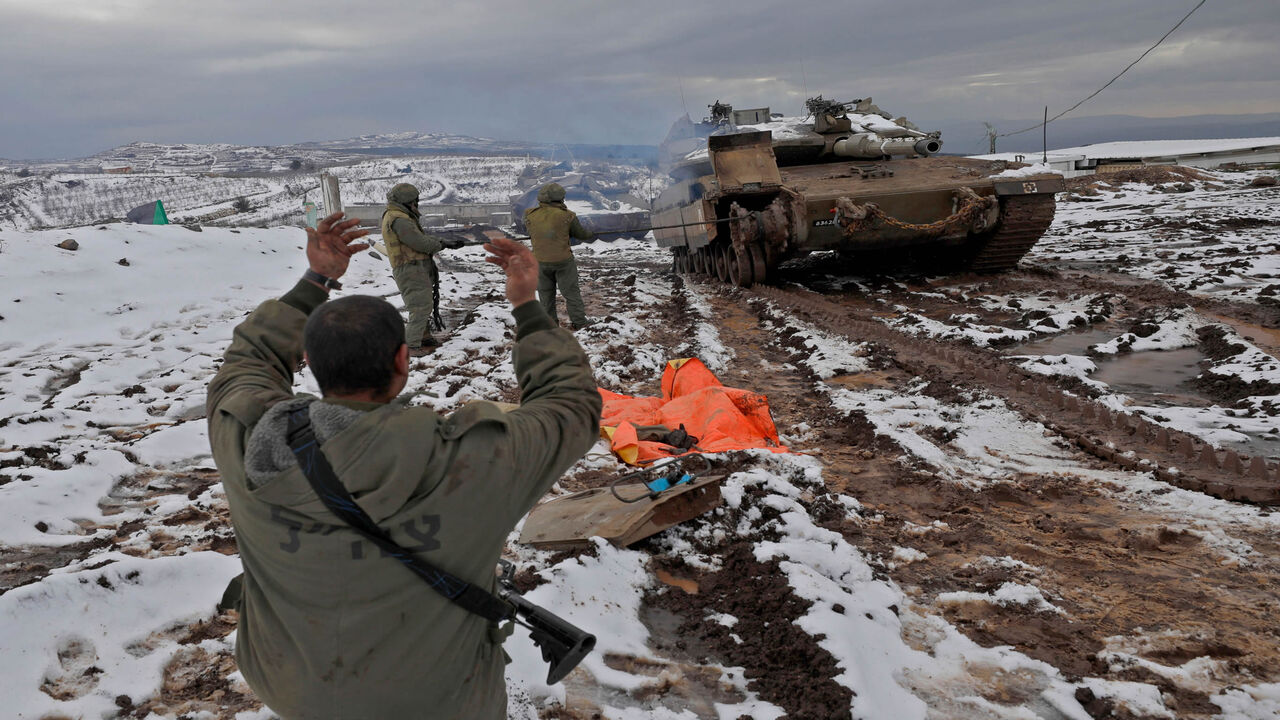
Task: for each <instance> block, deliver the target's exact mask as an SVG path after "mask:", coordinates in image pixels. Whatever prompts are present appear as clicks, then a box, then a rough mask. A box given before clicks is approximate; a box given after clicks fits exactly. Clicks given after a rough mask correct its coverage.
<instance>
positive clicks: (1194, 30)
mask: <svg viewBox="0 0 1280 720" xmlns="http://www.w3.org/2000/svg"><path fill="white" fill-rule="evenodd" d="M1195 2H1196V0H1070V1H1063V0H981V1H980V2H979V1H978V0H973V1H970V2H958V1H956V0H896V1H893V2H883V1H880V0H874V1H873V0H807V1H806V2H784V1H780V0H735V1H734V2H711V3H707V2H702V3H700V2H696V1H694V0H656V1H650V0H646V1H644V2H618V1H616V0H539V1H538V2H532V3H531V2H523V1H510V0H492V1H490V0H472V1H471V2H467V1H465V0H464V1H462V2H436V1H434V0H427V1H425V2H423V1H417V2H408V1H403V2H402V1H401V0H371V1H367V2H362V3H349V2H337V1H335V0H307V1H305V2H303V1H302V0H271V1H270V2H262V1H261V0H253V1H252V2H250V1H249V0H213V1H209V0H204V1H201V2H192V1H190V0H0V97H2V98H3V100H4V103H3V104H4V110H3V112H2V113H0V157H8V158H15V159H29V158H55V157H76V156H82V155H87V154H91V153H94V152H97V151H100V150H104V149H107V148H110V147H113V146H116V145H120V144H123V143H127V142H131V141H134V140H147V141H154V142H227V143H237V144H287V143H293V142H301V141H307V140H332V139H339V138H345V137H350V136H354V135H360V134H364V133H377V132H395V131H404V130H417V131H424V132H450V133H459V134H467V135H476V136H483V137H493V138H500V139H509V140H537V141H550V142H591V143H636V144H656V143H657V142H659V141H660V140H661V139H662V137H663V136H664V135H665V134H666V130H667V128H668V126H669V125H670V123H671V121H672V120H673V119H675V118H676V117H678V116H679V115H680V114H682V113H683V112H684V111H685V110H686V108H687V110H688V112H689V113H690V114H692V115H694V116H695V119H697V118H698V117H701V115H702V114H704V113H705V111H706V107H705V106H706V105H707V104H708V103H710V102H711V101H713V100H716V99H720V100H724V101H726V102H730V103H732V104H733V105H735V106H736V107H756V106H763V105H768V106H770V107H771V108H772V109H773V110H774V111H777V112H787V113H797V112H798V111H799V110H800V109H801V107H802V103H803V100H804V98H805V97H806V95H814V94H818V93H822V94H823V95H825V96H826V97H838V98H841V99H852V98H855V97H865V96H873V97H874V98H875V100H876V102H877V103H878V104H880V105H881V107H883V108H885V109H886V110H888V111H890V112H892V113H895V114H905V115H907V116H908V117H910V118H911V119H913V120H915V121H916V122H917V123H918V124H920V125H921V126H924V127H926V129H928V127H929V126H930V125H931V124H937V122H938V121H941V120H957V119H968V120H979V121H980V120H985V119H995V118H1038V117H1039V116H1040V114H1041V113H1042V112H1043V110H1042V108H1043V106H1044V105H1048V106H1049V109H1050V112H1051V113H1055V112H1057V111H1060V110H1063V109H1066V108H1067V107H1069V106H1070V105H1072V104H1074V103H1075V102H1076V101H1077V100H1079V99H1081V98H1083V97H1084V96H1086V95H1088V94H1089V93H1091V92H1092V91H1094V90H1096V89H1097V88H1098V87H1099V86H1101V85H1102V84H1103V83H1104V82H1106V81H1107V80H1108V79H1110V78H1111V77H1112V76H1113V75H1115V74H1116V73H1117V72H1119V71H1120V69H1121V68H1123V67H1124V66H1125V65H1126V64H1128V63H1129V62H1131V61H1132V60H1134V59H1135V58H1137V57H1138V55H1140V54H1141V53H1142V51H1143V50H1145V49H1146V48H1147V47H1149V46H1150V45H1151V44H1152V43H1154V42H1155V40H1156V39H1158V38H1159V37H1160V36H1161V35H1162V34H1163V33H1164V32H1165V31H1167V30H1168V29H1169V28H1170V27H1172V26H1173V24H1174V23H1175V22H1177V21H1178V19H1179V18H1180V17H1182V16H1183V15H1184V14H1185V13H1186V12H1187V11H1189V10H1190V9H1191V8H1192V7H1194V5H1195ZM1277 37H1280V3H1278V2H1277V1H1276V0H1209V2H1208V3H1206V4H1205V6H1204V7H1202V8H1201V9H1200V10H1199V11H1198V12H1196V14H1195V15H1193V16H1192V17H1191V19H1190V20H1188V21H1187V22H1186V23H1185V24H1184V25H1183V26H1182V27H1181V28H1179V30H1178V31H1177V32H1176V33H1174V34H1173V35H1172V36H1171V37H1170V38H1169V39H1168V40H1166V41H1165V44H1164V45H1162V46H1161V47H1160V48H1159V49H1157V50H1156V51H1155V52H1153V53H1152V54H1150V55H1148V56H1147V58H1146V59H1145V60H1143V61H1142V63H1140V64H1139V65H1137V66H1136V67H1134V68H1133V69H1132V70H1130V71H1129V72H1128V73H1127V74H1126V75H1125V76H1124V77H1123V78H1121V79H1120V80H1119V81H1118V82H1117V83H1116V84H1115V85H1113V86H1112V87H1111V88H1109V89H1108V90H1107V91H1106V92H1104V93H1103V94H1101V95H1100V96H1098V97H1097V98H1095V99H1094V100H1092V101H1091V102H1089V103H1088V104H1086V105H1085V106H1084V107H1082V108H1081V109H1080V110H1078V111H1076V113H1075V114H1077V115H1105V114H1113V113H1122V114H1130V115H1149V116H1160V117H1168V116H1178V115H1199V114H1210V113H1227V114H1237V113H1264V112H1280V42H1277V40H1276V38H1277ZM682 88H683V100H682V92H681V91H682ZM1001 129H1002V130H1004V129H1013V128H1001Z"/></svg>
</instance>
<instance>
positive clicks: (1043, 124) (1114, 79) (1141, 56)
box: [996, 0, 1208, 137]
mask: <svg viewBox="0 0 1280 720" xmlns="http://www.w3.org/2000/svg"><path fill="white" fill-rule="evenodd" d="M1206 2H1208V0H1200V2H1199V3H1197V4H1196V6H1195V7H1193V8H1191V12H1189V13H1187V14H1186V15H1183V16H1182V19H1181V20H1179V21H1178V24H1177V25H1174V26H1173V27H1171V28H1169V32H1167V33H1165V34H1164V35H1162V36H1160V39H1159V40H1157V41H1156V44H1155V45H1152V46H1151V47H1149V48H1147V51H1146V52H1144V53H1142V54H1141V55H1139V56H1138V59H1137V60H1134V61H1133V62H1131V63H1129V64H1128V65H1126V66H1125V68H1124V70H1121V71H1120V72H1119V73H1117V74H1116V76H1115V77H1113V78H1111V79H1110V80H1108V81H1107V84H1106V85H1103V86H1102V87H1100V88H1098V89H1097V90H1094V91H1093V94H1092V95H1090V96H1089V97H1087V98H1085V99H1084V100H1081V101H1080V102H1078V103H1076V104H1075V105H1072V106H1071V107H1069V108H1067V109H1066V110H1063V111H1062V112H1060V113H1058V114H1057V115H1054V116H1053V117H1051V118H1049V119H1048V120H1045V121H1044V122H1042V123H1036V124H1035V125H1032V126H1031V127H1029V128H1023V129H1021V130H1015V131H1014V132H1011V133H1001V134H1000V135H997V136H996V137H1009V136H1010V135H1020V134H1022V133H1024V132H1030V131H1032V130H1035V129H1036V128H1038V127H1043V126H1045V125H1048V124H1049V123H1051V122H1053V121H1054V120H1057V119H1058V118H1060V117H1062V116H1063V115H1066V114H1067V113H1069V112H1071V111H1072V110H1075V109H1076V108H1078V107H1080V106H1081V105H1083V104H1085V103H1086V102H1089V101H1090V100H1092V99H1093V98H1095V97H1097V95H1098V93H1100V92H1102V91H1103V90H1106V89H1107V88H1109V87H1111V83H1113V82H1115V81H1117V80H1119V79H1120V76H1121V75H1123V74H1125V73H1127V72H1129V68H1131V67H1133V66H1134V65H1137V64H1138V62H1140V61H1141V60H1142V58H1144V57H1146V56H1147V55H1148V54H1149V53H1150V52H1151V51H1152V50H1155V49H1156V48H1157V47H1159V46H1160V43H1162V42H1164V41H1165V38H1167V37H1169V36H1170V35H1172V34H1173V31H1174V30H1177V29H1178V28H1179V27H1181V26H1182V23H1184V22H1186V21H1187V18H1189V17H1191V15H1192V14H1193V13H1195V11H1197V10H1199V9H1200V6H1201V5H1204V4H1205V3H1206Z"/></svg>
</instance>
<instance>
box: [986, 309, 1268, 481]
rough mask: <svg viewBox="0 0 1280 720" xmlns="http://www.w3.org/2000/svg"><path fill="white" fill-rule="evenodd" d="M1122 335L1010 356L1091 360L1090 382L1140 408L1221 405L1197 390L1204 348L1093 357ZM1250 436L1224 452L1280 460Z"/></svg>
mask: <svg viewBox="0 0 1280 720" xmlns="http://www.w3.org/2000/svg"><path fill="white" fill-rule="evenodd" d="M1252 329H1254V330H1255V331H1265V328H1257V327H1256V326H1255V327H1253V328H1252ZM1120 332H1121V331H1119V330H1116V329H1114V328H1111V329H1108V328H1103V327H1096V328H1093V329H1090V330H1088V331H1084V332H1077V333H1063V334H1061V335H1054V336H1053V337H1048V338H1044V339H1041V340H1036V341H1034V342H1030V343H1026V344H1024V345H1017V346H1013V347H1010V348H1008V350H1006V354H1007V355H1010V356H1018V355H1080V356H1085V357H1089V358H1090V359H1091V360H1093V362H1094V364H1095V365H1097V367H1098V369H1097V370H1095V371H1093V372H1092V373H1090V375H1089V379H1091V380H1096V381H1098V382H1100V383H1105V384H1106V385H1107V387H1108V388H1110V390H1111V392H1114V393H1117V394H1121V395H1126V396H1128V397H1129V398H1131V399H1132V400H1133V404H1134V405H1145V406H1154V407H1211V406H1213V405H1218V404H1220V403H1219V402H1218V401H1216V400H1214V399H1213V398H1211V397H1209V396H1208V395H1206V394H1204V393H1202V392H1200V391H1199V390H1197V389H1196V386H1195V384H1194V383H1193V381H1194V380H1195V378H1196V377H1197V376H1199V375H1200V373H1201V363H1202V362H1204V361H1206V360H1208V358H1207V357H1206V356H1205V354H1204V353H1203V352H1201V351H1200V350H1199V349H1198V348H1194V347H1190V348H1179V349H1176V350H1147V351H1142V352H1127V353H1119V354H1117V355H1103V356H1090V355H1089V352H1088V351H1089V347H1090V346H1093V345H1097V344H1099V343H1105V342H1107V341H1109V340H1112V339H1114V338H1115V337H1116V336H1117V335H1119V334H1120ZM1259 334H1261V333H1259ZM1240 432H1244V431H1243V430H1242V431H1240ZM1244 434H1246V435H1248V436H1249V439H1248V440H1247V441H1243V442H1238V443H1224V447H1229V448H1232V449H1234V450H1236V451H1237V452H1241V453H1244V454H1246V455H1250V456H1252V455H1262V456H1263V457H1267V458H1272V459H1276V458H1280V442H1277V441H1276V440H1275V439H1273V437H1272V436H1269V435H1259V434H1250V433H1244Z"/></svg>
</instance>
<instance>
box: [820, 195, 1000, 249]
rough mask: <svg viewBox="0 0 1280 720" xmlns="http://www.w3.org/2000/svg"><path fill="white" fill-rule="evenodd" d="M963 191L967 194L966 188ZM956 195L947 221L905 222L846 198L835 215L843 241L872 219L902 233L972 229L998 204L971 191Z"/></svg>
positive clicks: (871, 205)
mask: <svg viewBox="0 0 1280 720" xmlns="http://www.w3.org/2000/svg"><path fill="white" fill-rule="evenodd" d="M963 189H964V190H968V188H963ZM957 194H958V195H960V199H961V203H960V207H959V209H957V210H956V211H955V212H954V213H952V214H950V215H948V216H947V217H945V218H943V219H941V220H937V221H934V222H931V223H923V224H921V223H909V222H905V221H903V220H899V219H897V218H895V217H893V216H892V215H889V214H888V213H886V212H885V211H883V210H881V209H880V207H879V206H878V205H876V204H875V203H867V204H865V205H861V206H860V205H857V204H856V203H854V202H852V201H850V200H848V199H847V198H841V199H840V201H837V203H836V208H837V209H836V212H837V213H838V215H839V219H840V222H841V225H842V227H843V228H844V234H845V236H846V237H851V236H853V235H854V233H857V232H859V231H861V230H864V229H866V228H867V227H869V226H870V225H871V223H872V221H873V220H875V219H879V220H880V221H881V222H883V223H884V224H886V225H891V226H893V227H896V228H901V229H903V230H911V231H913V232H925V233H939V232H942V231H944V230H947V229H948V228H951V227H973V226H974V225H975V224H976V223H977V221H978V219H979V218H980V217H981V216H982V214H983V213H985V212H987V211H988V210H989V209H990V208H991V206H992V204H993V203H996V202H999V201H997V200H996V199H995V198H994V197H983V196H981V195H978V194H977V193H975V192H973V191H972V190H968V192H957Z"/></svg>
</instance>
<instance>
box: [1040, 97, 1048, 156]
mask: <svg viewBox="0 0 1280 720" xmlns="http://www.w3.org/2000/svg"><path fill="white" fill-rule="evenodd" d="M1041 128H1042V129H1043V133H1042V134H1041V136H1040V141H1041V143H1042V144H1041V146H1040V148H1041V151H1042V153H1043V154H1042V155H1041V156H1040V162H1042V163H1044V164H1046V165H1048V164H1049V106H1048V105H1045V106H1044V125H1042V126H1041Z"/></svg>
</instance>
